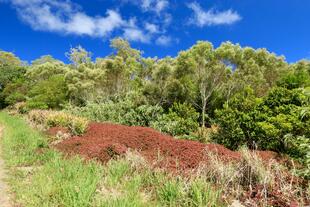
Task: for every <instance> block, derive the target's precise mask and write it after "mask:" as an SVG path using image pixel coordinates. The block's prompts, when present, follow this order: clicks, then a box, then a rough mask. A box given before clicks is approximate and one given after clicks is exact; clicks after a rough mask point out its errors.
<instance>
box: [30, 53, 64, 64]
mask: <svg viewBox="0 0 310 207" xmlns="http://www.w3.org/2000/svg"><path fill="white" fill-rule="evenodd" d="M44 63H55V64H64V63H63V62H62V61H60V60H57V59H55V58H53V56H51V55H43V56H41V57H40V58H38V59H35V60H34V61H32V62H31V65H42V64H44Z"/></svg>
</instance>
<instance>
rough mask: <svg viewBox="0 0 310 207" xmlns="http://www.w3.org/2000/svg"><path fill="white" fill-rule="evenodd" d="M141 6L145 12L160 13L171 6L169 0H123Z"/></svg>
mask: <svg viewBox="0 0 310 207" xmlns="http://www.w3.org/2000/svg"><path fill="white" fill-rule="evenodd" d="M121 1H122V2H126V3H131V4H134V5H136V6H139V7H140V8H141V9H142V11H143V12H155V13H156V14H158V15H160V14H161V13H162V12H163V11H165V10H166V9H168V8H169V1H168V0H121Z"/></svg>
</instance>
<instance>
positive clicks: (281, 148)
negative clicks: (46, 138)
mask: <svg viewBox="0 0 310 207" xmlns="http://www.w3.org/2000/svg"><path fill="white" fill-rule="evenodd" d="M110 46H111V49H112V51H113V52H112V54H111V55H108V56H106V57H98V58H96V59H95V60H94V59H92V57H91V53H90V52H88V51H86V50H85V49H84V48H82V47H81V46H78V47H75V48H71V49H70V51H69V52H68V53H66V55H67V57H68V58H69V60H70V63H69V64H65V63H63V62H61V61H59V60H56V59H54V58H53V57H51V56H49V55H47V56H42V57H40V58H39V59H37V60H34V61H33V62H32V63H31V64H25V63H24V62H22V61H21V60H20V59H19V58H18V57H16V56H15V55H14V54H13V53H9V52H5V51H0V105H1V107H6V106H13V105H14V104H16V103H19V102H23V103H24V104H18V105H17V106H19V107H18V108H19V109H18V110H19V111H20V112H27V111H29V110H31V109H57V110H62V109H64V110H66V111H68V112H69V113H73V114H75V115H78V116H82V117H86V118H87V119H90V120H95V121H107V122H114V123H120V124H126V125H139V126H151V127H154V128H156V129H158V130H160V131H162V132H164V133H168V134H171V135H174V136H180V137H185V138H186V137H190V138H191V139H196V140H199V141H202V140H206V139H205V138H201V137H199V134H203V133H200V132H205V131H208V130H206V129H205V128H208V127H210V126H211V125H213V126H217V127H218V130H216V131H218V134H216V133H215V134H214V136H213V141H216V142H218V143H221V144H224V145H225V146H226V147H229V148H231V149H238V148H239V147H241V146H243V145H246V146H248V147H250V148H256V149H269V150H273V151H277V152H281V153H285V154H288V155H290V156H291V157H293V158H296V159H298V160H300V161H301V162H302V163H303V164H304V165H305V166H307V165H308V164H307V163H309V159H308V157H309V153H308V152H307V149H308V148H309V144H308V143H309V139H310V138H309V137H310V135H309V128H310V126H309V123H310V122H309V118H310V115H309V99H310V98H309V86H310V62H309V61H307V60H301V61H299V62H296V63H288V62H287V61H286V60H285V58H284V57H283V56H277V55H276V54H274V53H271V52H269V51H267V50H266V49H254V48H250V47H241V46H240V45H238V44H233V43H230V42H225V43H222V44H221V45H220V46H219V47H217V48H215V47H214V46H213V45H212V44H211V43H210V42H207V41H198V42H197V43H196V44H195V45H193V46H192V47H191V48H189V49H188V50H185V51H181V52H180V53H179V54H178V55H177V57H175V58H172V57H165V58H146V57H143V56H142V52H141V51H139V50H136V49H134V48H132V47H131V46H130V44H129V43H128V42H127V41H126V40H123V39H121V38H116V39H113V40H112V41H111V44H110ZM62 116H65V115H62ZM58 118H59V117H58ZM58 118H55V120H54V122H60V123H62V118H59V119H60V120H59V119H58ZM54 122H53V121H49V122H48V123H49V125H50V126H53V125H54ZM77 123H78V124H77V125H75V124H63V125H64V126H67V127H69V128H71V129H72V130H73V131H74V132H75V133H82V132H83V130H84V129H83V128H84V126H85V125H84V122H82V123H80V122H77ZM197 135H198V136H197Z"/></svg>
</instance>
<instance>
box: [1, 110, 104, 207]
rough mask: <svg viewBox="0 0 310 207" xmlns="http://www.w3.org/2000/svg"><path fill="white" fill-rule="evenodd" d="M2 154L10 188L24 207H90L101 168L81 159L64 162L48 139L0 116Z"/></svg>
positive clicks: (25, 125) (22, 124)
mask: <svg viewBox="0 0 310 207" xmlns="http://www.w3.org/2000/svg"><path fill="white" fill-rule="evenodd" d="M0 122H1V124H2V125H3V126H4V128H5V129H4V133H3V139H2V143H1V144H2V150H3V156H4V158H5V161H6V163H7V165H8V167H9V169H10V170H11V178H10V184H11V186H12V188H11V189H12V191H13V193H14V194H15V196H16V201H17V203H19V204H21V205H22V206H35V207H36V206H68V207H69V206H70V207H71V206H72V207H75V206H76V207H80V206H91V203H92V199H93V197H94V194H95V192H96V189H97V185H98V183H99V180H100V179H101V176H102V167H101V166H100V165H98V164H96V163H93V162H88V163H85V162H83V160H82V159H80V158H77V157H76V158H71V159H63V158H62V157H61V155H60V153H58V152H56V151H54V150H52V149H49V148H48V144H47V139H45V137H44V136H43V135H42V134H40V133H39V132H37V131H35V130H33V129H31V128H30V127H29V126H28V125H27V123H26V122H25V121H24V120H23V119H21V118H18V117H12V116H9V115H8V114H7V113H5V112H1V113H0Z"/></svg>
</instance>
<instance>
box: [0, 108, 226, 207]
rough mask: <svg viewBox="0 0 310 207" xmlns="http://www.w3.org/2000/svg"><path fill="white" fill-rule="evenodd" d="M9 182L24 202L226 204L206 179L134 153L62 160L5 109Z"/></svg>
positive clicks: (72, 205)
mask: <svg viewBox="0 0 310 207" xmlns="http://www.w3.org/2000/svg"><path fill="white" fill-rule="evenodd" d="M0 123H1V124H2V125H4V127H5V130H4V135H3V139H2V140H1V142H2V143H1V144H2V148H3V152H4V158H5V160H6V163H7V165H8V167H9V168H10V170H11V179H10V185H11V189H12V191H13V192H14V193H15V195H16V201H17V202H18V203H19V204H21V205H22V206H68V207H69V206H70V207H75V206H76V207H84V206H221V205H222V204H221V203H220V202H219V198H220V195H221V192H220V191H218V190H214V189H213V188H212V187H211V185H210V184H209V183H208V182H206V180H205V179H199V178H193V179H187V180H185V179H182V178H180V177H177V176H169V175H167V174H165V173H162V172H159V171H154V170H152V169H151V168H149V167H148V166H147V164H146V163H145V162H144V160H143V159H142V158H141V157H140V156H138V155H137V154H135V153H132V152H131V153H128V154H127V156H126V157H125V158H123V159H119V160H112V161H111V162H109V163H108V164H107V165H106V166H101V165H99V164H97V163H95V162H84V161H83V160H81V159H80V158H78V157H75V158H70V159H63V158H62V156H61V154H60V153H59V152H56V151H55V150H53V149H50V148H48V143H47V139H46V138H45V137H44V136H43V135H42V134H40V133H39V132H37V131H35V130H33V129H32V128H30V127H29V126H28V125H27V123H26V122H25V121H24V120H23V119H22V118H18V117H13V116H10V115H8V114H7V113H5V112H1V113H0Z"/></svg>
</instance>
